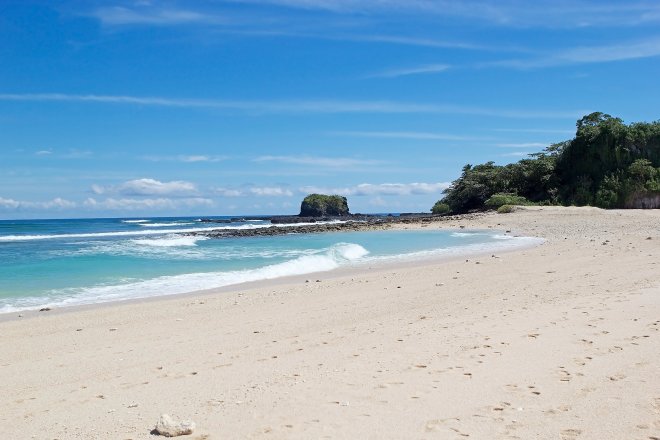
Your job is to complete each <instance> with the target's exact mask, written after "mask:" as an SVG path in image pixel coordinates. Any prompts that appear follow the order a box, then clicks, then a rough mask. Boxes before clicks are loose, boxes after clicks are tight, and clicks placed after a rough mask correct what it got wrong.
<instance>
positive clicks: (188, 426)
mask: <svg viewBox="0 0 660 440" xmlns="http://www.w3.org/2000/svg"><path fill="white" fill-rule="evenodd" d="M154 430H155V431H156V432H157V433H158V434H160V435H162V436H165V437H178V436H180V435H190V434H192V433H193V431H194V430H195V422H192V421H190V420H184V421H182V422H175V421H174V420H173V419H172V417H170V416H168V415H167V414H162V415H161V416H160V418H159V419H158V423H156V427H155V428H154Z"/></svg>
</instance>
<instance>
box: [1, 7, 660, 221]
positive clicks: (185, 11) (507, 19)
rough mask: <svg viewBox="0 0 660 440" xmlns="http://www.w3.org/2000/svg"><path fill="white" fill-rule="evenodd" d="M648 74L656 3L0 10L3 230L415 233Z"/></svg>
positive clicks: (628, 114) (654, 89)
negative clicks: (344, 228) (318, 225)
mask: <svg viewBox="0 0 660 440" xmlns="http://www.w3.org/2000/svg"><path fill="white" fill-rule="evenodd" d="M659 57H660V3H658V2H657V1H635V0H632V1H629V2H620V1H593V2H591V1H562V0H559V1H535V2H526V1H519V0H516V1H513V0H502V1H497V2H494V1H493V2H486V1H447V0H437V1H434V0H407V1H399V0H262V1H257V0H216V1H206V2H195V1H155V0H154V1H121V0H118V1H89V0H87V1H61V2H52V1H46V0H43V1H29V0H20V1H14V0H2V2H1V3H0V61H1V62H0V218H33V217H46V218H59V217H100V216H113V217H114V216H144V215H223V214H224V215H238V214H269V213H295V212H297V210H298V207H299V203H300V200H301V199H302V197H303V196H304V195H305V194H307V193H309V192H331V193H339V194H343V195H346V196H347V197H348V199H349V205H350V207H351V210H352V211H353V212H405V211H428V209H430V207H431V206H432V204H433V203H434V202H435V201H436V200H437V199H439V198H440V197H441V192H442V189H443V188H445V187H446V186H447V184H448V182H451V181H452V180H453V179H455V178H456V177H458V175H459V173H460V170H461V168H462V166H463V165H464V164H466V163H481V162H485V161H488V160H493V161H495V162H497V163H508V162H512V161H516V160H519V159H520V158H522V157H524V156H525V155H526V154H528V153H532V152H536V151H540V150H541V149H543V148H544V147H545V146H547V145H549V144H550V143H552V142H558V141H561V140H565V139H568V138H571V137H572V135H573V133H574V127H575V121H576V120H577V119H578V118H579V117H581V116H582V115H584V114H586V113H588V112H591V111H603V112H606V113H610V114H612V115H615V116H618V117H621V118H623V119H624V120H625V121H626V122H634V121H651V120H657V119H658V111H657V106H658V98H659V97H660V85H659V84H660V83H659V82H658V80H657V78H660V58H659Z"/></svg>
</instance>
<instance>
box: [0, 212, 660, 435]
mask: <svg viewBox="0 0 660 440" xmlns="http://www.w3.org/2000/svg"><path fill="white" fill-rule="evenodd" d="M659 224H660V211H657V210H656V211H602V210H598V209H589V208H554V207H551V208H547V207H534V208H525V209H521V210H520V211H516V212H514V213H512V214H505V215H497V214H492V215H485V216H483V217H480V218H479V219H475V220H471V221H469V222H464V223H463V225H464V226H465V227H466V228H471V229H472V228H474V229H480V228H489V226H490V227H492V228H495V227H499V228H501V229H503V230H511V231H513V233H518V234H523V235H527V236H543V237H544V238H545V239H546V241H545V242H544V244H543V245H541V246H536V247H533V248H528V249H524V250H519V251H516V252H507V253H502V254H501V255H498V256H500V258H492V257H489V256H486V257H479V258H468V259H467V260H468V261H465V259H461V260H451V261H446V262H443V263H441V264H437V263H433V262H429V264H425V265H422V266H411V267H404V266H401V265H398V266H397V267H389V268H382V269H378V270H364V271H362V272H359V273H350V274H349V273H346V274H341V275H338V276H326V275H327V274H328V273H324V274H323V276H322V277H320V279H321V282H319V283H317V282H315V279H316V278H317V277H316V276H308V277H307V278H310V280H311V281H312V282H310V283H304V281H301V280H300V279H298V280H296V281H295V282H287V283H281V284H280V283H273V282H268V283H267V284H260V285H258V286H241V288H240V289H234V290H233V291H231V292H220V291H210V292H207V291H204V292H197V293H194V294H184V295H180V296H176V297H160V298H158V299H156V300H154V301H144V302H135V303H133V302H131V303H113V304H109V305H108V306H101V307H98V306H96V307H92V308H89V309H85V310H75V311H70V312H68V311H67V312H62V313H52V312H48V313H41V314H39V315H38V316H36V317H35V318H34V319H32V318H31V319H23V320H21V319H15V320H11V321H1V322H0V332H1V333H2V334H3V344H2V345H0V381H2V383H3V384H4V388H3V389H4V393H3V395H2V396H0V420H2V421H5V422H7V423H6V424H5V426H6V429H5V435H6V436H7V437H8V438H30V437H32V436H35V438H43V437H45V436H47V437H48V438H58V439H61V440H68V439H72V440H73V439H83V438H84V439H108V438H124V439H128V438H130V439H133V440H139V439H150V438H153V437H152V436H151V435H150V434H149V431H150V430H151V429H152V428H153V425H154V424H155V422H156V420H158V417H159V415H160V414H161V413H168V414H170V415H171V416H173V417H174V418H176V419H179V420H181V419H192V420H193V421H195V423H196V424H197V430H196V431H195V432H194V434H193V435H191V436H188V437H184V438H190V439H191V440H192V439H194V440H201V439H216V438H217V439H220V438H264V439H268V438H293V439H307V438H388V439H389V438H392V439H394V438H448V439H454V438H467V437H469V438H476V439H513V438H538V439H548V440H549V439H561V440H596V439H599V440H600V439H603V438H639V439H645V440H646V439H650V438H653V437H657V436H659V435H660V361H658V359H657V353H658V352H660V319H659V317H660V282H659V281H658V280H657V274H658V270H659V268H660V265H659V263H660V246H659V245H658V243H660V228H659V227H658V225H659ZM429 227H431V226H429ZM446 227H450V225H449V224H448V225H446ZM477 263H479V264H477ZM301 278H302V279H303V280H304V278H305V277H301ZM234 287H235V286H234Z"/></svg>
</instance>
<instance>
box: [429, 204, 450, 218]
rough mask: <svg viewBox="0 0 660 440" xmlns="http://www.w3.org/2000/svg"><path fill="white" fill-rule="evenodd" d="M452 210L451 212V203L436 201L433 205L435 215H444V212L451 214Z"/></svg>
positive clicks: (432, 209) (432, 210)
mask: <svg viewBox="0 0 660 440" xmlns="http://www.w3.org/2000/svg"><path fill="white" fill-rule="evenodd" d="M450 212H451V208H450V207H449V205H448V204H446V203H442V202H439V201H438V202H435V205H433V208H431V214H435V215H444V214H449V213H450Z"/></svg>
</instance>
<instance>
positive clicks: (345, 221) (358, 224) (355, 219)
mask: <svg viewBox="0 0 660 440" xmlns="http://www.w3.org/2000/svg"><path fill="white" fill-rule="evenodd" d="M483 215H484V214H483V213H472V214H462V215H452V216H440V215H429V214H423V215H420V214H409V215H401V216H376V215H361V214H353V215H349V216H342V217H313V218H309V217H298V216H276V217H270V218H260V219H261V220H270V221H271V223H273V226H268V227H264V228H254V229H211V230H208V231H195V232H188V233H186V234H184V235H188V236H202V237H208V238H235V237H271V236H276V235H288V234H319V233H325V232H348V231H373V230H384V229H390V228H391V227H392V226H393V225H396V224H428V223H434V222H448V221H460V220H474V219H476V218H478V217H481V216H483ZM202 221H204V222H206V223H215V221H214V220H213V219H202ZM326 222H327V223H326ZM217 223H227V221H226V220H224V221H217ZM284 223H287V224H294V225H293V226H276V225H277V224H284ZM295 223H306V224H295ZM308 223H312V224H308Z"/></svg>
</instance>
